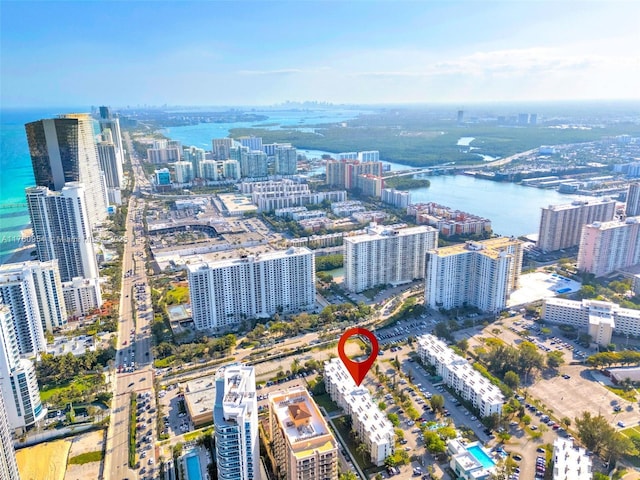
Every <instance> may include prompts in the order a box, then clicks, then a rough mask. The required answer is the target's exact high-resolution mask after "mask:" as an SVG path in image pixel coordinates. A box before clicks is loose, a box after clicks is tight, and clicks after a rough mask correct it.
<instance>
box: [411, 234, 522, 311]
mask: <svg viewBox="0 0 640 480" xmlns="http://www.w3.org/2000/svg"><path fill="white" fill-rule="evenodd" d="M521 269H522V244H521V242H520V241H519V240H517V239H514V238H507V237H499V238H493V239H490V240H485V241H482V242H470V241H469V242H466V243H465V244H463V245H452V246H450V247H444V248H439V249H437V250H432V251H430V252H428V253H427V259H426V266H425V272H426V273H425V281H424V283H425V300H424V305H425V307H429V308H433V309H439V308H445V309H447V310H450V309H452V308H460V307H463V306H465V305H469V306H474V307H477V308H479V309H480V310H483V311H486V312H499V311H500V310H502V309H503V308H505V306H506V303H507V299H508V298H509V295H510V294H511V292H512V291H513V290H515V289H516V288H517V286H518V279H519V278H520V271H521Z"/></svg>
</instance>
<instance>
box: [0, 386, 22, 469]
mask: <svg viewBox="0 0 640 480" xmlns="http://www.w3.org/2000/svg"><path fill="white" fill-rule="evenodd" d="M0 480H20V473H19V472H18V463H17V462H16V452H15V449H14V448H13V439H12V438H11V428H10V426H9V418H8V416H7V409H6V406H5V404H4V400H3V398H2V395H0Z"/></svg>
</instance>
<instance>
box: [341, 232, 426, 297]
mask: <svg viewBox="0 0 640 480" xmlns="http://www.w3.org/2000/svg"><path fill="white" fill-rule="evenodd" d="M344 245H345V260H344V283H345V286H346V287H347V289H348V290H350V291H352V292H362V291H363V290H367V289H368V288H372V287H377V286H379V285H387V284H392V285H399V284H402V283H408V282H411V281H413V280H416V279H419V278H424V259H425V255H426V253H427V251H429V250H431V249H434V248H436V247H437V246H438V230H436V229H435V228H433V227H427V226H420V227H412V228H400V229H397V228H395V229H394V228H389V227H384V226H374V227H369V228H367V233H365V234H362V235H356V236H353V237H345V238H344Z"/></svg>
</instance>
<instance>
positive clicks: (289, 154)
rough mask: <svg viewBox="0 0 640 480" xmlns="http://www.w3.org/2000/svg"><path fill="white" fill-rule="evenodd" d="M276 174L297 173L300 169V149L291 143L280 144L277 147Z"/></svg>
mask: <svg viewBox="0 0 640 480" xmlns="http://www.w3.org/2000/svg"><path fill="white" fill-rule="evenodd" d="M274 154H275V157H276V167H275V173H276V175H295V174H296V172H297V171H298V151H297V150H296V149H295V148H294V147H292V146H290V145H287V146H285V145H282V146H278V147H276V149H275V152H274Z"/></svg>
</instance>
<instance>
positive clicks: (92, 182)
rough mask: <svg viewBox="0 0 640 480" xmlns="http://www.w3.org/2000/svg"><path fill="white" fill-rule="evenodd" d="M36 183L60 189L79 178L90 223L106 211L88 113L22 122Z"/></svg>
mask: <svg viewBox="0 0 640 480" xmlns="http://www.w3.org/2000/svg"><path fill="white" fill-rule="evenodd" d="M25 129H26V132H27V141H28V142H29V153H30V154H31V163H32V164H33V175H34V177H35V180H36V185H37V186H39V187H47V188H48V189H49V190H53V191H57V192H59V191H61V190H62V188H63V187H64V186H65V184H66V183H71V182H81V183H83V184H84V187H85V191H86V196H87V213H88V219H89V222H90V223H91V226H92V227H93V226H95V225H96V224H98V223H100V222H101V221H103V220H104V219H105V217H106V215H107V204H108V203H107V190H106V185H105V179H104V174H103V172H102V169H101V168H100V164H99V162H98V151H97V147H96V141H95V136H94V132H93V121H92V119H91V117H90V116H89V115H88V114H82V113H81V114H68V115H61V116H60V117H58V118H50V119H44V120H38V121H36V122H31V123H27V124H26V125H25Z"/></svg>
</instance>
